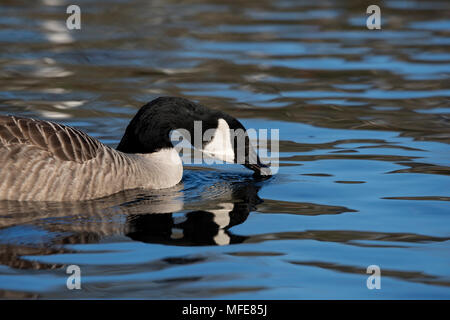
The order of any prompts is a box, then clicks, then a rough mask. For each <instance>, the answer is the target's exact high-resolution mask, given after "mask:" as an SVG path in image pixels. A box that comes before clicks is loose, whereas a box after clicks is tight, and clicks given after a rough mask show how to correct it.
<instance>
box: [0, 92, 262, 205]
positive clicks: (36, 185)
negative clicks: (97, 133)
mask: <svg viewBox="0 0 450 320" xmlns="http://www.w3.org/2000/svg"><path fill="white" fill-rule="evenodd" d="M195 121H201V124H202V134H203V133H204V132H205V131H206V130H208V129H213V130H214V134H213V137H212V138H211V139H210V140H209V141H203V139H198V138H193V140H194V141H190V142H191V144H192V145H193V146H194V147H196V148H197V149H200V150H202V151H203V152H204V153H207V154H208V155H209V156H211V157H214V158H217V159H221V160H224V161H226V162H235V163H241V164H243V165H245V166H246V167H248V168H250V169H251V170H253V171H255V174H260V175H270V169H269V168H268V167H267V166H266V165H264V164H263V163H261V161H260V160H259V157H258V156H257V154H256V151H255V150H254V149H253V147H252V146H251V144H250V142H249V138H248V136H247V133H246V132H245V128H244V126H243V125H242V124H241V123H240V122H239V121H238V120H236V119H235V118H233V117H231V116H229V115H228V114H226V113H224V112H221V111H217V110H211V109H208V108H206V107H204V106H201V105H199V104H196V103H194V102H192V101H189V100H187V99H183V98H177V97H160V98H157V99H155V100H153V101H151V102H149V103H147V104H146V105H144V106H143V107H141V109H140V110H139V111H138V112H137V114H136V115H135V116H134V118H133V119H132V120H131V122H130V124H129V125H128V127H127V128H126V131H125V134H124V136H123V137H122V140H121V141H120V143H119V145H118V147H117V149H116V150H114V149H112V148H110V147H108V146H106V145H104V144H103V143H101V142H100V141H98V140H96V139H94V138H92V137H90V136H88V135H87V134H85V133H84V132H82V131H80V130H77V129H74V128H71V127H68V126H64V125H61V124H57V123H53V122H49V121H42V120H35V119H29V118H21V117H15V116H0V200H23V201H76V200H88V199H95V198H100V197H104V196H107V195H110V194H114V193H117V192H119V191H122V190H128V189H135V188H148V189H162V188H169V187H172V186H174V185H176V184H178V183H179V182H180V181H181V178H182V175H183V165H182V161H181V158H180V156H179V154H178V152H177V151H176V149H175V148H174V146H173V144H172V142H171V140H170V136H169V135H170V133H171V131H173V130H176V129H184V130H187V131H188V132H189V133H190V134H191V137H194V122H195ZM230 129H234V130H237V132H239V130H238V129H241V135H243V137H244V139H245V144H244V145H242V143H234V148H233V147H232V143H231V142H232V141H230V140H231V136H230ZM242 132H243V133H242ZM237 138H239V137H236V136H234V137H233V139H237ZM198 140H200V141H199V142H197V141H198ZM242 154H245V159H241V160H239V159H238V157H237V156H238V155H242ZM238 160H239V161H238Z"/></svg>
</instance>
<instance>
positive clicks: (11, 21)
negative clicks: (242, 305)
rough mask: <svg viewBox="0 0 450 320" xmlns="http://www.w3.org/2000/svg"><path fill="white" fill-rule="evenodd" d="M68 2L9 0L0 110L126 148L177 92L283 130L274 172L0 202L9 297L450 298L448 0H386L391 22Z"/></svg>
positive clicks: (341, 7)
mask: <svg viewBox="0 0 450 320" xmlns="http://www.w3.org/2000/svg"><path fill="white" fill-rule="evenodd" d="M69 4H71V3H69V2H66V1H64V0H45V1H44V0H42V1H37V2H33V3H28V2H15V1H14V2H11V1H7V2H6V3H2V4H0V114H15V115H22V116H29V117H36V118H40V119H47V120H52V121H57V122H60V123H64V124H67V125H71V126H74V127H76V128H79V129H81V130H84V131H85V132H87V133H89V134H90V135H91V136H93V137H95V138H97V139H99V140H100V141H102V142H103V143H105V144H108V145H110V146H113V147H115V146H116V145H117V143H118V142H119V140H120V138H121V136H122V134H123V132H124V130H125V127H126V126H127V124H128V122H129V120H130V118H131V117H132V116H133V115H134V114H135V113H136V111H137V110H138V108H139V107H140V106H141V105H143V104H144V103H146V102H148V101H150V100H152V99H154V98H156V97H158V96H163V95H173V96H183V97H186V98H188V99H191V100H195V101H197V102H200V103H202V104H204V105H206V106H209V107H210V108H213V109H220V110H223V111H225V112H228V113H230V114H231V115H233V116H235V117H236V118H238V119H239V120H240V121H241V122H242V123H243V124H244V125H245V126H246V127H247V128H251V129H255V130H259V129H268V130H269V131H270V130H271V129H272V130H273V129H278V130H279V138H280V143H279V170H278V173H277V174H276V175H274V176H273V177H271V178H269V179H255V178H253V177H252V175H251V172H249V171H248V170H246V169H245V168H243V167H240V166H239V165H207V164H199V165H197V164H186V165H185V171H184V176H183V181H182V183H181V184H180V185H178V186H176V187H174V188H171V189H167V190H158V191H142V190H134V191H128V192H123V193H120V194H116V195H113V196H111V197H107V198H104V199H99V200H94V201H87V202H82V203H32V202H29V203H23V202H22V203H21V202H12V201H1V202H0V297H1V298H6V299H9V298H41V299H47V298H62V299H73V298H75V299H76V298H144V299H178V298H183V299H196V298H212V299H241V298H242V299H348V298H356V299H448V298H450V272H449V270H450V241H449V240H450V230H449V225H450V224H449V222H450V220H449V219H450V216H449V214H450V210H449V205H448V201H449V200H450V193H449V190H450V188H449V187H450V180H449V175H450V168H449V161H450V148H449V143H450V124H449V116H448V114H449V97H450V87H449V86H448V83H449V81H448V78H449V73H450V52H449V50H448V46H449V44H450V33H449V28H448V27H449V25H450V20H448V15H446V10H447V12H448V9H450V8H449V4H448V1H432V2H415V1H389V2H386V3H385V4H382V5H381V12H382V29H381V30H368V29H367V28H366V26H365V21H366V14H365V12H366V7H364V6H363V5H361V4H360V3H359V2H354V1H331V2H326V3H322V2H315V3H311V2H310V1H304V2H303V1H300V2H299V1H293V0H292V1H290V0H285V1H266V0H262V1H258V2H257V3H256V2H255V3H253V2H249V3H244V2H229V1H222V0H213V1H206V0H204V1H203V0H200V1H195V2H191V1H170V2H148V1H144V0H131V1H106V0H105V1H89V0H85V1H79V6H80V7H81V12H82V29H81V30H72V31H70V30H68V29H67V28H66V27H65V19H66V17H67V15H66V14H65V9H66V7H67V5H69ZM275 155H276V154H275V153H274V154H272V153H270V152H269V154H268V156H269V157H275ZM265 160H266V161H269V160H271V159H269V158H266V159H265ZM72 264H74V265H78V266H79V267H80V269H81V287H82V288H81V290H69V289H68V288H67V286H66V281H67V278H68V276H69V275H68V274H67V273H66V268H67V267H68V266H69V265H72ZM370 265H377V266H379V267H380V270H381V288H380V289H373V290H369V289H368V288H367V285H366V281H367V279H368V277H369V276H370V274H367V272H366V270H367V267H368V266H370Z"/></svg>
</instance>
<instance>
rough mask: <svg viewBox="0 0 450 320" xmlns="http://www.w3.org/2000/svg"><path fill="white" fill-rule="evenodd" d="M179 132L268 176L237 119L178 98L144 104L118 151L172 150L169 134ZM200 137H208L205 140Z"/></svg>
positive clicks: (196, 144)
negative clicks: (184, 132)
mask: <svg viewBox="0 0 450 320" xmlns="http://www.w3.org/2000/svg"><path fill="white" fill-rule="evenodd" d="M197 121H199V122H200V123H201V134H202V137H201V138H199V139H198V138H195V136H194V135H195V134H199V132H198V130H197V129H198V127H196V125H198V124H199V122H197ZM196 122H197V123H196ZM179 129H184V130H186V131H187V132H189V133H190V134H189V137H186V138H188V139H189V141H190V143H191V144H192V145H193V146H194V147H195V148H197V149H199V150H202V151H203V152H205V153H207V154H209V155H210V156H212V157H214V158H218V159H221V160H226V161H227V162H234V163H240V164H242V165H244V166H246V167H247V168H249V169H251V170H253V171H254V172H255V173H256V174H260V175H270V169H269V168H268V166H266V165H265V164H263V163H262V162H261V161H260V159H259V157H258V155H257V153H256V151H255V149H254V148H253V146H252V145H251V144H250V139H249V137H248V135H247V132H246V129H245V128H244V126H243V125H242V124H241V123H240V122H239V121H238V120H236V119H235V118H234V117H232V116H230V115H228V114H226V113H224V112H221V111H218V110H211V109H208V108H206V107H204V106H202V105H200V104H196V103H194V102H192V101H189V100H187V99H184V98H178V97H160V98H157V99H155V100H153V101H151V102H149V103H147V104H146V105H144V106H143V107H142V108H141V109H140V110H139V111H138V112H137V114H136V115H135V116H134V118H133V119H132V120H131V122H130V124H129V125H128V127H127V129H126V131H125V134H124V136H123V138H122V140H121V141H120V143H119V145H118V147H117V150H118V151H121V152H125V153H153V152H157V151H159V150H161V149H166V148H173V144H172V142H171V140H170V133H171V131H173V130H179ZM230 129H231V130H230ZM228 132H229V133H228ZM205 133H206V134H205ZM208 133H212V134H208ZM203 137H208V138H207V139H206V141H204V139H203ZM228 142H229V143H228ZM222 152H223V153H222ZM225 158H226V159H225Z"/></svg>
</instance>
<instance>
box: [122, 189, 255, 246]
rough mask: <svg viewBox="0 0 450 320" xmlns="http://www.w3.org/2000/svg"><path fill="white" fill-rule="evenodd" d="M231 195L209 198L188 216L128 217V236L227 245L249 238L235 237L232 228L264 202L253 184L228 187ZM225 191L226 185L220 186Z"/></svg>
mask: <svg viewBox="0 0 450 320" xmlns="http://www.w3.org/2000/svg"><path fill="white" fill-rule="evenodd" d="M226 186H227V187H228V188H229V191H230V194H229V195H227V196H226V197H224V196H222V197H218V198H213V199H209V201H207V202H206V203H203V205H202V207H208V206H209V207H211V208H210V209H208V210H193V211H188V212H187V213H185V214H182V215H177V214H173V213H167V214H154V215H149V214H138V215H131V216H128V217H127V232H126V236H128V237H130V238H131V239H133V240H137V241H142V242H150V243H161V244H171V245H188V246H192V245H228V244H235V243H241V242H243V241H244V240H245V239H247V237H245V236H239V235H234V234H233V233H231V232H230V231H229V229H230V228H231V227H233V226H235V225H238V224H241V223H243V222H244V221H245V220H246V219H247V217H248V215H249V213H250V212H251V211H253V210H255V209H256V205H257V204H258V203H261V202H262V200H261V199H260V198H259V197H258V195H257V194H258V190H259V189H260V187H259V186H257V185H256V184H254V183H250V182H248V181H246V182H239V183H230V184H227V185H226ZM221 187H222V188H223V186H221Z"/></svg>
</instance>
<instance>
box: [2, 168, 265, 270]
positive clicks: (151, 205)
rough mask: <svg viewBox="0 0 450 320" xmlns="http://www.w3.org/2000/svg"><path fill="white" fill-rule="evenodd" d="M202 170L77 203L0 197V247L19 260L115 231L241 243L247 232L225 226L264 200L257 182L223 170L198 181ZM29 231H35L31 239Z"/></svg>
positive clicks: (138, 237)
mask: <svg viewBox="0 0 450 320" xmlns="http://www.w3.org/2000/svg"><path fill="white" fill-rule="evenodd" d="M196 175H197V176H196ZM205 175H206V176H208V173H195V171H194V173H193V174H192V176H191V178H190V179H189V177H188V178H187V179H186V181H185V182H184V185H183V184H179V185H177V186H176V187H174V188H171V189H163V190H152V191H146V192H143V191H142V190H132V191H128V192H122V193H120V194H116V195H114V196H111V197H108V198H103V199H98V200H93V201H86V202H79V203H45V202H42V203H37V202H36V203H27V202H15V201H0V251H5V250H6V247H7V249H8V251H9V252H13V253H14V254H13V256H14V257H15V259H17V258H19V257H20V256H21V255H22V253H21V251H24V255H25V252H26V254H29V253H30V248H33V252H34V253H35V254H36V255H39V252H40V251H39V250H40V249H42V250H43V251H42V253H43V254H51V251H52V249H55V250H58V252H61V250H63V249H64V248H65V247H64V246H63V247H61V245H63V244H68V243H71V244H80V243H96V242H99V241H101V240H102V239H103V238H105V237H114V236H119V237H126V239H132V240H135V241H141V242H146V243H159V244H167V245H177V246H178V245H181V246H197V245H228V244H234V243H240V242H243V241H244V240H245V239H246V238H247V237H244V236H239V235H234V234H233V233H232V232H230V231H229V229H230V228H231V227H233V226H235V225H238V224H241V223H243V222H245V220H246V219H247V217H248V216H249V213H250V212H251V211H253V210H255V208H256V206H257V205H258V204H259V203H261V202H262V200H261V199H260V198H259V197H258V191H259V189H260V188H261V183H260V181H258V180H255V179H254V178H252V177H250V176H249V177H248V178H245V177H244V178H241V179H240V180H238V181H236V177H230V178H229V179H227V176H226V175H225V177H221V179H220V180H215V181H214V182H213V183H211V182H210V183H209V184H206V183H204V181H200V180H202V179H203V178H204V176H205ZM207 180H208V178H207ZM200 182H201V183H200ZM197 184H200V186H199V185H197ZM11 228H19V229H21V230H22V234H23V235H24V236H23V237H21V238H20V239H18V238H17V237H14V238H8V234H12V233H11V232H8V231H11ZM27 228H34V230H38V231H39V232H40V234H41V237H40V239H39V241H36V233H37V232H35V231H33V232H28V231H27ZM28 230H29V229H28ZM5 231H6V232H5ZM13 233H14V232H13ZM28 233H30V234H33V236H29V240H27V237H28V236H27V234H28ZM44 249H45V250H44ZM44 251H45V253H44ZM63 251H64V250H63ZM61 253H62V252H61ZM5 258H6V259H7V260H8V259H9V258H8V257H6V256H2V259H0V260H2V261H0V263H3V264H10V263H8V262H7V261H5V260H4V259H5ZM10 262H11V261H10ZM10 265H11V264H10Z"/></svg>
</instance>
